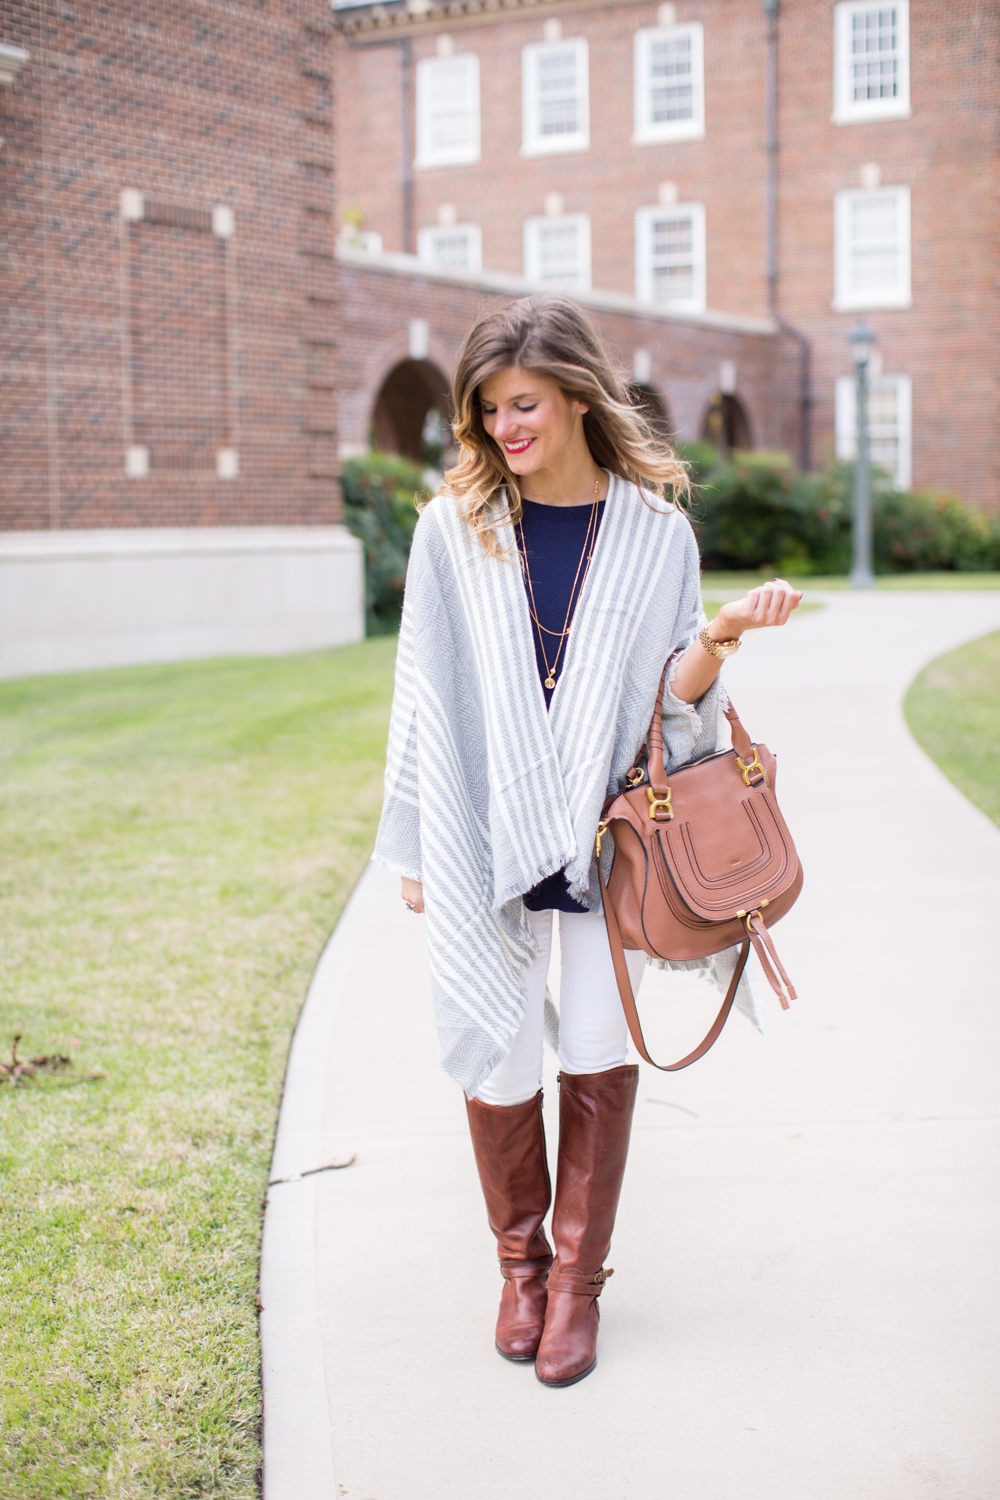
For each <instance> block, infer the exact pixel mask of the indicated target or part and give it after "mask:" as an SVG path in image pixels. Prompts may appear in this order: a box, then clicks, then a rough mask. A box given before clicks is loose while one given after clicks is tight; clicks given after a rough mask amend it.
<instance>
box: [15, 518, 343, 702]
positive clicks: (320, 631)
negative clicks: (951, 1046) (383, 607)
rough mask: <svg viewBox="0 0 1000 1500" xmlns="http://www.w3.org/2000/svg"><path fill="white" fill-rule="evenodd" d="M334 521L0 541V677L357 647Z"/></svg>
mask: <svg viewBox="0 0 1000 1500" xmlns="http://www.w3.org/2000/svg"><path fill="white" fill-rule="evenodd" d="M363 635H364V561H363V557H362V551H361V544H360V542H358V541H357V539H356V538H355V537H353V536H352V535H351V534H350V532H349V531H347V529H346V528H345V527H343V526H246V527H242V526H233V527H228V526H227V527H191V528H187V527H185V528H177V529H174V528H170V529H162V530H159V529H158V530H152V529H150V530H146V529H136V530H130V531H112V530H108V531H55V532H51V531H31V532H28V531H22V532H3V533H0V678H2V677H26V676H29V675H31V674H33V673H36V672H66V671H79V670H83V669H86V668H89V667H115V666H126V665H130V664H135V663H140V662H155V661H179V660H181V659H184V658H192V657H204V656H254V655H261V656H271V655H281V654H283V653H285V652H291V651H309V650H315V649H318V648H319V647H322V646H338V645H342V644H344V643H345V642H347V641H357V640H360V639H361V637H362V636H363Z"/></svg>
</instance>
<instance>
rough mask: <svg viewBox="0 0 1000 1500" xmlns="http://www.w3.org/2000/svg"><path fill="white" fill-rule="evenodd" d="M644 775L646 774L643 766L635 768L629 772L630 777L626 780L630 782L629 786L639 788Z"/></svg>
mask: <svg viewBox="0 0 1000 1500" xmlns="http://www.w3.org/2000/svg"><path fill="white" fill-rule="evenodd" d="M644 775H645V772H644V771H643V769H642V767H641V766H633V767H632V769H631V771H629V773H628V775H627V776H626V777H625V780H626V781H627V782H628V784H629V786H639V785H640V783H641V782H642V779H643V776H644Z"/></svg>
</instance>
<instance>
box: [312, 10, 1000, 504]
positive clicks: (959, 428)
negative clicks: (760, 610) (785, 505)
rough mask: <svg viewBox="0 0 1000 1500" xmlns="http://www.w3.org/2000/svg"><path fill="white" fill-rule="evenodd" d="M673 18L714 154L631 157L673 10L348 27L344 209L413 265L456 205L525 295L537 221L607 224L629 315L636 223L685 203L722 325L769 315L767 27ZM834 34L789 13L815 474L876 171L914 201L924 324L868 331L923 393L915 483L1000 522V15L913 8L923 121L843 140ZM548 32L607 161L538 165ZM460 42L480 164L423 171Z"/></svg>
mask: <svg viewBox="0 0 1000 1500" xmlns="http://www.w3.org/2000/svg"><path fill="white" fill-rule="evenodd" d="M675 11H676V19H677V21H678V22H682V23H683V22H687V21H700V22H701V23H702V25H703V27H704V38H705V119H706V133H705V137H704V139H703V140H691V141H682V142H674V143H662V144H656V145H634V144H632V140H631V136H632V129H633V120H632V98H633V88H632V47H633V36H634V33H635V31H636V29H637V28H639V27H640V26H648V25H653V24H655V23H656V19H657V7H656V6H655V5H653V4H649V3H644V0H634V3H633V0H618V3H615V4H607V3H603V4H602V3H599V0H547V3H544V4H532V5H531V6H528V5H526V4H523V5H522V4H519V3H517V0H514V3H513V4H510V5H505V6H504V7H503V9H502V10H501V9H500V7H498V6H495V5H489V4H485V5H484V4H479V3H475V0H471V3H463V4H450V5H448V6H443V5H442V6H436V7H434V8H430V9H428V10H427V11H426V13H424V14H407V13H405V10H404V8H403V7H401V6H399V5H398V4H395V3H393V0H390V3H388V4H386V5H383V6H380V7H377V8H376V9H375V10H374V11H373V10H372V8H371V7H361V8H357V9H353V10H347V11H342V12H340V13H339V23H340V24H341V26H342V27H344V28H345V29H344V30H343V32H342V38H341V43H340V46H339V48H338V64H339V69H340V73H339V76H340V83H339V87H338V99H339V103H338V132H339V140H340V142H341V160H340V165H339V191H340V201H341V204H342V205H343V207H344V208H345V209H346V208H354V209H357V210H358V211H359V212H360V213H362V214H363V215H364V220H365V227H366V228H369V229H372V230H377V231H379V232H380V233H381V234H382V235H383V238H384V243H385V247H386V249H387V250H404V249H406V250H412V249H414V248H415V244H414V243H413V242H412V236H413V235H414V234H415V232H416V231H417V230H419V228H420V227H421V226H423V225H429V224H433V223H435V222H436V220H437V215H438V209H439V206H440V204H442V203H448V204H451V205H453V206H454V208H455V210H456V213H457V217H458V220H459V221H460V222H475V223H479V224H480V225H481V226H482V232H483V259H484V265H485V266H486V267H487V268H488V269H495V270H498V271H505V272H510V273H517V274H519V273H520V272H521V270H522V224H523V221H524V219H525V218H527V217H529V216H533V215H538V214H541V213H542V212H543V204H544V199H545V195H546V194H547V193H552V192H558V193H560V194H562V196H563V198H564V202H565V210H566V212H567V213H573V212H585V213H587V214H589V215H590V218H591V223H592V233H593V284H594V286H595V287H600V288H605V289H607V290H610V291H617V292H621V293H629V294H630V293H632V292H633V290H634V245H633V216H634V213H635V210H636V209H637V208H639V207H641V206H643V205H646V204H654V203H656V201H657V191H658V188H659V185H660V184H661V183H664V182H673V183H675V184H676V187H677V193H678V197H679V199H680V200H681V201H682V202H683V201H688V200H694V201H700V202H702V203H704V204H705V210H706V222H707V235H708V272H707V301H708V306H709V307H710V308H714V309H718V310H719V311H721V312H727V313H737V314H745V315H751V316H762V315H764V314H765V313H766V310H767V302H768V296H767V283H766V244H765V217H764V194H765V173H766V160H765V158H766V151H765V140H766V136H765V113H764V110H765V101H764V78H765V62H766V51H765V43H766V31H765V22H764V13H763V7H762V5H761V4H760V0H679V3H678V4H677V6H676V7H675ZM833 14H834V5H833V0H799V3H797V4H795V5H782V6H780V7H779V65H778V98H779V157H778V159H779V168H780V176H779V194H778V252H779V253H778V270H779V277H778V282H777V297H778V307H779V310H780V311H781V313H782V314H783V315H784V316H785V317H786V318H788V319H790V320H791V321H792V322H793V323H794V324H796V325H797V326H799V327H801V328H802V329H803V330H804V331H805V332H806V333H807V334H808V335H809V337H810V339H811V340H812V342H813V396H814V402H815V404H814V408H813V433H814V445H813V446H814V455H815V460H816V462H818V463H823V462H826V461H828V460H829V459H830V458H831V457H832V454H833V449H834V399H833V398H834V384H835V381H836V378H837V377H838V376H839V375H845V374H850V373H851V370H852V366H851V360H850V355H849V351H848V347H847V341H846V336H847V332H848V329H849V328H850V326H851V325H852V324H853V323H854V322H855V321H856V314H854V313H846V312H835V311H834V310H833V308H832V307H831V301H832V297H833V200H834V194H835V193H836V192H837V191H838V190H839V189H842V188H845V187H852V186H860V177H859V174H860V169H861V167H862V165H863V164H866V163H877V164H878V165H879V167H880V169H881V174H882V181H883V182H885V183H906V184H908V185H909V186H910V188H911V192H912V204H913V225H912V228H913V257H912V271H913V305H912V307H911V308H909V309H905V310H903V309H900V310H894V311H873V312H871V313H870V314H869V315H868V316H869V322H870V324H871V326H872V327H873V328H874V329H875V331H876V333H877V334H878V337H879V342H880V355H881V359H882V363H883V368H884V370H885V372H886V373H887V374H906V375H909V376H910V377H911V379H912V382H913V482H914V484H916V485H926V486H932V487H935V488H939V489H945V490H951V491H954V492H956V493H958V494H960V495H962V496H963V497H964V498H966V499H968V500H970V501H973V502H975V503H977V504H979V505H982V506H985V507H989V508H995V507H1000V470H998V462H1000V459H998V437H1000V432H998V407H1000V403H998V395H1000V392H998V390H997V385H998V381H997V375H998V364H1000V359H998V355H997V347H998V345H997V336H996V335H997V326H996V325H997V317H996V285H997V272H998V269H1000V268H998V263H997V255H998V246H1000V234H998V230H1000V224H998V204H1000V195H998V189H1000V181H998V169H997V154H996V136H997V123H998V104H997V89H996V80H997V78H998V77H1000V40H998V39H1000V8H998V7H997V6H996V5H995V4H990V3H986V0H911V5H910V39H911V40H910V55H911V99H912V114H911V117H910V118H908V119H897V120H886V121H881V122H878V123H865V124H860V123H859V124H850V125H837V124H834V123H833V122H832V120H831V113H832V107H833ZM550 19H558V20H559V21H560V22H561V25H562V34H563V36H564V37H566V38H569V37H573V36H585V37H586V38H587V40H588V43H589V50H590V105H591V121H590V134H591V145H590V149H589V150H588V151H585V152H581V153H578V154H572V155H571V154H565V155H560V156H549V157H543V158H535V159H524V158H522V157H521V155H520V146H521V76H520V68H521V49H522V47H523V46H524V45H526V44H527V43H531V42H539V41H541V40H542V39H543V35H544V27H545V24H546V21H547V20H550ZM444 34H446V35H449V36H450V37H451V38H452V40H453V42H454V47H455V50H456V51H459V52H462V51H466V50H469V51H475V52H477V53H478V54H479V57H480V68H481V77H482V159H481V162H479V163H477V164H475V165H469V166H454V167H438V168H433V169H423V170H421V169H417V170H415V171H414V170H413V169H412V150H413V122H412V115H411V117H410V118H409V119H408V120H407V119H405V118H404V117H403V114H402V103H403V100H404V98H405V97H406V95H405V91H404V88H403V78H404V74H405V71H406V69H407V68H409V69H410V70H411V72H412V69H413V68H414V67H415V65H416V63H417V62H418V61H419V60H420V59H421V58H423V57H426V56H430V55H433V54H434V52H435V50H436V47H437V42H438V38H439V37H440V36H441V35H444ZM409 177H412V187H409V188H408V187H407V179H408V178H409ZM407 197H409V200H410V203H411V205H412V206H411V209H410V212H409V219H410V224H409V228H408V226H407V213H406V203H407ZM407 233H409V235H410V238H411V242H410V243H407V242H406V236H407ZM789 358H790V359H792V358H794V356H793V354H792V347H791V345H789ZM788 378H789V379H794V376H793V375H792V373H791V372H788Z"/></svg>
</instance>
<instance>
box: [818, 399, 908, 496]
mask: <svg viewBox="0 0 1000 1500" xmlns="http://www.w3.org/2000/svg"><path fill="white" fill-rule="evenodd" d="M912 400H913V396H912V386H911V381H910V377H909V375H874V376H872V378H871V380H870V382H869V391H868V456H869V458H870V460H871V462H872V464H874V465H875V467H876V468H879V469H884V470H885V472H886V473H888V474H891V475H892V477H893V479H894V480H895V482H896V484H897V485H898V487H899V488H900V489H901V490H905V489H909V487H910V481H911V478H912V460H911V447H912V415H911V413H912ZM836 421H837V457H838V458H842V459H848V460H850V459H853V458H856V457H857V452H858V387H857V382H856V380H855V379H854V376H853V375H842V376H841V377H840V379H839V380H838V381H837V399H836Z"/></svg>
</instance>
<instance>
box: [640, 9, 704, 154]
mask: <svg viewBox="0 0 1000 1500" xmlns="http://www.w3.org/2000/svg"><path fill="white" fill-rule="evenodd" d="M682 33H683V34H686V35H688V36H689V37H690V39H691V91H692V98H691V108H692V113H691V119H690V120H661V121H656V120H654V119H653V80H652V71H653V45H654V43H655V42H657V41H659V40H662V39H666V38H667V37H674V38H677V37H679V36H680V35H681V34H682ZM633 95H634V116H635V133H634V135H633V136H632V141H633V144H634V145H637V146H648V145H652V144H654V143H655V142H657V141H700V140H702V139H703V138H704V135H705V29H704V27H703V26H702V24H701V22H700V21H691V22H689V23H687V24H686V25H684V26H646V27H643V28H642V30H641V31H637V32H636V34H635V39H634V43H633Z"/></svg>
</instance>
